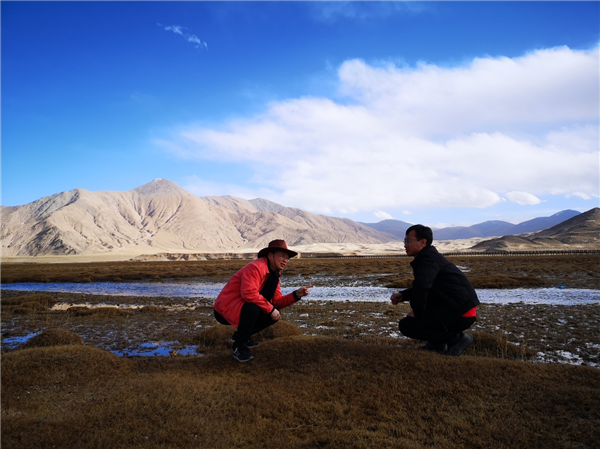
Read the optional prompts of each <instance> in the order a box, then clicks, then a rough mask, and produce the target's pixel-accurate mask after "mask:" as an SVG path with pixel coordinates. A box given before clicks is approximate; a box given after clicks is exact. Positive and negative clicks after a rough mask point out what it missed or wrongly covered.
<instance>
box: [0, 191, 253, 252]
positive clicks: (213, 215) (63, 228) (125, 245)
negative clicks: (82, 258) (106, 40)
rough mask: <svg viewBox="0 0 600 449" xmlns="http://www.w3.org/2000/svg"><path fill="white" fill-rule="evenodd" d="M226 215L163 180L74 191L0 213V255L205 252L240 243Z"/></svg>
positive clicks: (6, 209) (228, 215)
mask: <svg viewBox="0 0 600 449" xmlns="http://www.w3.org/2000/svg"><path fill="white" fill-rule="evenodd" d="M230 215H231V214H230V212H228V211H227V210H225V209H223V208H220V207H218V206H209V205H207V204H205V203H204V202H202V201H199V199H198V198H197V197H196V196H194V195H191V194H189V193H188V192H186V191H185V190H183V189H181V188H180V187H178V186H177V185H176V184H174V183H172V182H170V181H167V180H155V181H153V182H151V183H149V184H146V185H145V186H142V187H140V188H137V189H134V190H129V191H126V192H107V191H103V192H89V191H87V190H83V189H76V190H72V191H70V192H63V193H59V194H56V195H52V196H50V197H46V198H42V199H40V200H38V201H35V202H33V203H30V204H27V205H25V206H20V207H13V208H3V209H2V230H1V239H2V254H3V255H4V256H16V255H45V254H83V253H88V252H108V251H114V250H122V249H133V250H136V252H139V251H148V250H173V249H177V250H185V249H195V250H209V249H212V248H217V249H221V248H229V247H232V246H233V247H235V246H239V245H240V244H242V243H244V242H243V240H242V239H241V237H240V236H239V233H238V232H237V230H236V229H235V227H234V226H233V225H232V224H231V217H230Z"/></svg>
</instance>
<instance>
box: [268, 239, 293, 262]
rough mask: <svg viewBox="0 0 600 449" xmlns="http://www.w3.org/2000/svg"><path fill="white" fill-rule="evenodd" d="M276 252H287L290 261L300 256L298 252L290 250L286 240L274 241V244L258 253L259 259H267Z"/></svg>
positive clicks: (270, 243) (271, 243)
mask: <svg viewBox="0 0 600 449" xmlns="http://www.w3.org/2000/svg"><path fill="white" fill-rule="evenodd" d="M275 251H285V252H286V253H288V255H289V256H290V259H291V258H292V257H294V256H297V255H298V253H297V252H296V251H292V250H291V249H288V247H287V245H286V244H285V240H273V241H272V242H269V246H267V247H266V248H263V249H261V250H260V251H259V252H258V257H265V256H266V255H267V254H269V253H274V252H275Z"/></svg>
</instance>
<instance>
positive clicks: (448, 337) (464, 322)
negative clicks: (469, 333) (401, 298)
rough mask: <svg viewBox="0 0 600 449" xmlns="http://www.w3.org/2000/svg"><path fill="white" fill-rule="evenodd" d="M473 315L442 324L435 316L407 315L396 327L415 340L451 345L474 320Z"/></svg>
mask: <svg viewBox="0 0 600 449" xmlns="http://www.w3.org/2000/svg"><path fill="white" fill-rule="evenodd" d="M475 320H476V318H475V317H474V316H473V317H460V318H458V319H457V320H455V321H453V322H451V323H450V324H448V325H444V324H443V323H442V322H441V321H440V320H439V319H438V318H437V317H435V316H425V317H423V318H415V317H410V316H407V317H406V318H404V319H402V320H400V323H398V328H399V329H400V332H402V334H403V335H406V336H407V337H409V338H414V339H415V340H422V341H428V342H431V343H434V344H441V343H446V344H448V346H452V345H453V344H454V343H456V342H457V341H458V340H460V338H461V337H462V331H464V330H466V329H468V328H470V327H471V326H472V325H473V323H474V322H475Z"/></svg>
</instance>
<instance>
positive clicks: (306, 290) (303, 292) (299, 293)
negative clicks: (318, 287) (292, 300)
mask: <svg viewBox="0 0 600 449" xmlns="http://www.w3.org/2000/svg"><path fill="white" fill-rule="evenodd" d="M313 287H314V285H307V286H305V287H300V288H299V289H298V290H296V296H297V297H298V298H302V297H304V296H306V295H308V294H309V289H311V288H313Z"/></svg>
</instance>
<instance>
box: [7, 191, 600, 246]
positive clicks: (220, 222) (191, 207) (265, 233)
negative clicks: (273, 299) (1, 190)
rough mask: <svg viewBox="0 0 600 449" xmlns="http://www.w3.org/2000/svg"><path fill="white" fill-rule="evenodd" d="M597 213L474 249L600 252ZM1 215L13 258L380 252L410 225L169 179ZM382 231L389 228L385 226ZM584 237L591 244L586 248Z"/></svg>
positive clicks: (59, 197)
mask: <svg viewBox="0 0 600 449" xmlns="http://www.w3.org/2000/svg"><path fill="white" fill-rule="evenodd" d="M595 210H598V208H596V209H592V211H588V212H586V213H584V214H579V213H578V212H576V211H563V212H560V213H558V214H555V215H553V216H552V217H544V218H539V219H534V220H530V221H529V222H524V223H521V224H519V225H512V224H510V223H509V224H510V225H511V226H513V227H516V228H517V229H528V228H526V227H527V226H530V227H531V226H534V227H535V226H541V225H544V224H547V223H549V222H552V220H554V221H557V220H558V219H559V218H563V217H565V216H569V215H574V216H573V217H572V218H571V219H569V220H567V221H566V222H565V223H567V224H568V223H571V220H574V221H572V223H574V224H573V225H572V228H571V227H568V229H565V230H564V231H563V230H561V229H562V228H561V227H560V226H561V225H557V226H554V227H552V228H550V229H548V230H547V231H543V232H546V234H540V235H539V236H537V237H532V238H533V239H535V241H533V240H528V239H530V237H529V235H528V234H527V235H523V236H521V235H518V236H510V237H509V236H507V237H502V239H493V240H491V241H490V242H493V243H489V242H488V241H484V242H481V243H479V244H478V245H476V246H474V247H473V250H476V251H486V250H487V251H492V250H498V249H502V250H518V249H523V248H525V247H528V246H529V247H532V248H540V249H545V248H548V247H549V246H551V245H555V246H564V245H577V246H578V247H586V248H589V247H590V246H591V247H595V248H598V241H597V238H596V240H594V232H595V234H596V235H598V234H600V232H598V231H599V226H598V220H596V221H594V220H591V221H590V220H587V221H586V217H588V215H589V214H590V213H591V215H592V216H595V215H594V214H595V213H596V212H593V211H595ZM0 214H1V217H2V220H1V223H0V225H1V226H0V243H1V248H2V256H3V257H30V256H63V255H77V256H81V255H102V254H111V255H112V254H121V255H127V256H131V257H136V256H139V255H149V254H160V253H164V254H181V255H182V256H181V257H185V254H193V253H211V252H218V253H233V252H235V253H243V252H253V250H254V249H256V248H262V247H265V246H267V244H268V242H269V241H271V240H273V239H277V238H283V239H285V240H286V241H287V243H288V245H290V246H304V247H305V248H306V247H311V245H312V246H314V245H315V244H323V243H327V244H361V245H373V246H378V245H381V244H388V243H390V242H395V243H394V244H398V243H400V241H401V240H402V238H403V237H404V231H405V230H406V228H407V227H408V226H410V223H405V222H401V221H398V220H384V221H382V222H380V223H376V224H366V223H357V222H354V221H352V220H349V219H345V218H334V217H328V216H324V215H316V214H312V213H309V212H306V211H303V210H301V209H297V208H292V207H285V206H282V205H280V204H277V203H274V202H272V201H268V200H265V199H253V200H245V199H241V198H235V197H232V196H207V197H197V196H195V195H192V194H190V193H189V192H187V191H186V190H184V189H182V188H181V187H179V186H178V185H177V184H175V183H173V182H171V181H168V180H165V179H156V180H154V181H152V182H150V183H148V184H145V185H143V186H141V187H138V188H136V189H133V190H129V191H125V192H115V191H99V192H90V191H88V190H84V189H75V190H72V191H69V192H61V193H57V194H55V195H51V196H48V197H44V198H41V199H39V200H37V201H34V202H32V203H29V204H26V205H23V206H14V207H1V208H0ZM578 217H581V218H580V219H579V220H577V218H578ZM498 223H500V224H498ZM502 223H506V222H486V223H481V224H479V225H474V226H472V227H471V228H474V229H479V230H481V229H482V228H485V229H488V231H489V230H490V229H495V230H496V231H497V230H498V229H500V228H501V226H502ZM373 225H380V226H378V229H375V226H373ZM498 226H500V228H499V227H498ZM569 226H571V225H569ZM441 231H444V230H443V229H442V230H435V231H434V238H435V240H437V241H439V240H444V237H443V233H441ZM549 233H550V234H549ZM552 233H553V234H552ZM584 235H585V236H586V237H585V239H584V240H585V242H587V243H582V242H583V240H582V239H583V237H582V236H584ZM524 239H525V240H524ZM582 245H583V246H582ZM594 245H595V246H594ZM346 246H347V245H346ZM527 249H530V248H527Z"/></svg>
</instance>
